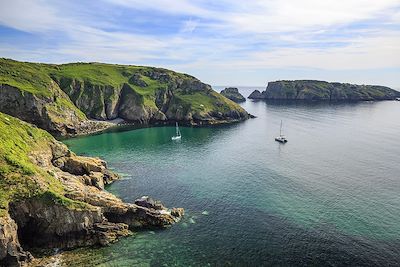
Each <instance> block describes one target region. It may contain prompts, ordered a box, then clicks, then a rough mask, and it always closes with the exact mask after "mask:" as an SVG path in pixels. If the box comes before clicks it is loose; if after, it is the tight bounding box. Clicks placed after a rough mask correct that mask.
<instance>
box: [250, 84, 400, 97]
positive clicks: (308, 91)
mask: <svg viewBox="0 0 400 267" xmlns="http://www.w3.org/2000/svg"><path fill="white" fill-rule="evenodd" d="M399 96H400V92H398V91H396V90H393V89H391V88H389V87H385V86H378V85H355V84H349V83H337V82H325V81H316V80H295V81H275V82H269V83H268V86H267V88H266V90H265V91H263V92H260V91H258V90H255V91H254V92H252V93H251V94H250V95H249V97H248V98H249V99H265V100H306V101H368V100H394V99H396V97H399Z"/></svg>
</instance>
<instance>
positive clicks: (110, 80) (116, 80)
mask: <svg viewBox="0 0 400 267" xmlns="http://www.w3.org/2000/svg"><path fill="white" fill-rule="evenodd" d="M0 68H1V70H2V72H0V79H1V80H0V81H3V83H6V84H9V85H12V86H15V87H18V88H19V89H20V90H22V91H27V92H30V93H33V94H39V95H46V96H52V97H53V98H55V95H59V94H55V93H53V91H54V92H55V91H56V90H59V89H57V88H52V87H54V86H56V85H55V84H54V82H53V83H52V81H55V82H57V84H59V86H60V87H61V89H62V90H63V91H64V92H66V93H67V94H68V95H69V97H70V98H71V100H72V101H74V102H75V103H77V102H79V100H80V99H85V100H84V102H87V99H91V101H92V102H91V103H92V104H93V105H89V106H87V105H80V108H81V109H82V110H81V111H82V112H83V113H82V112H81V111H79V109H78V108H76V106H75V105H74V104H73V103H72V102H71V101H70V99H67V98H65V99H64V98H60V97H57V98H56V101H55V103H51V104H49V105H48V106H47V108H48V110H49V111H51V115H52V116H51V117H52V120H54V121H56V122H60V121H62V120H64V119H66V118H64V117H63V116H62V113H63V110H64V109H70V110H74V112H75V113H76V114H77V115H78V117H79V118H80V119H85V118H86V117H85V116H89V117H97V116H98V115H99V114H101V112H102V111H103V110H104V102H105V100H107V99H115V98H117V97H118V92H119V90H118V88H121V87H122V86H123V85H124V84H128V85H129V86H130V87H131V88H132V90H133V91H134V92H135V93H136V94H137V95H138V96H139V97H138V102H140V103H137V104H138V105H143V106H145V107H146V108H150V109H157V106H156V103H155V95H156V92H157V91H158V90H160V89H166V88H170V87H171V85H173V84H174V85H175V86H176V84H179V83H180V82H182V81H185V82H188V81H189V83H190V82H192V81H193V82H198V81H197V80H196V79H195V78H194V77H192V76H190V75H187V74H182V73H177V72H174V71H171V70H166V69H160V68H153V67H146V66H133V65H116V64H104V63H71V64H63V65H49V64H38V63H25V62H18V61H13V60H8V59H2V60H1V61H0ZM155 72H156V73H157V74H163V75H166V76H167V78H168V79H167V80H166V81H160V80H157V79H154V77H153V76H152V75H151V74H152V73H155ZM133 75H137V76H139V79H140V80H142V81H144V82H145V83H146V86H144V87H140V86H138V85H135V84H133V83H132V82H131V81H130V79H131V77H132V76H133ZM73 83H75V85H76V84H77V83H78V84H79V83H80V86H81V88H80V90H76V89H75V88H74V87H73V86H72V85H73ZM107 88H108V89H107ZM110 88H117V89H113V90H109V89H110ZM172 88H175V87H174V86H172ZM110 92H111V93H110ZM174 93H175V96H176V100H175V102H176V103H177V104H179V105H182V106H184V107H185V109H186V111H188V112H192V113H195V112H210V111H216V112H223V113H224V112H227V111H230V110H238V111H239V110H240V111H243V109H242V108H241V107H240V106H239V105H237V104H236V103H234V102H232V101H230V100H228V99H226V98H225V97H223V96H221V95H219V94H217V93H216V92H214V91H209V90H198V91H194V92H185V91H184V90H180V89H174ZM93 101H94V102H93ZM87 107H89V108H87ZM85 114H86V115H85Z"/></svg>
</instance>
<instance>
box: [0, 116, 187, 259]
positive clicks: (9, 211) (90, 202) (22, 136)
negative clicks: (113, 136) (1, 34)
mask: <svg viewBox="0 0 400 267" xmlns="http://www.w3.org/2000/svg"><path fill="white" fill-rule="evenodd" d="M5 125H7V130H6V131H3V129H5ZM16 140H17V141H18V142H19V144H20V146H21V147H22V148H23V150H22V151H20V150H19V148H18V146H16V145H14V143H15V141H16ZM0 142H1V144H3V145H4V147H2V154H0V164H1V170H2V171H1V172H0V178H1V179H2V183H1V184H0V186H1V188H0V189H1V192H2V195H0V266H3V265H5V266H19V265H21V264H23V263H26V262H29V261H30V260H31V259H32V256H31V254H30V253H29V252H28V251H29V250H30V249H31V248H32V247H41V248H67V249H70V248H75V247H81V246H92V245H107V244H110V243H112V242H115V241H117V240H118V238H119V237H123V236H127V235H129V234H130V233H131V232H130V230H133V229H136V228H148V227H158V228H160V227H161V228H162V227H167V226H170V225H172V224H174V223H175V222H177V221H179V219H180V218H181V217H182V216H183V209H179V208H173V209H168V208H166V207H164V206H163V205H162V204H161V203H160V202H159V201H154V200H151V199H150V198H148V197H144V198H141V199H140V200H138V201H136V203H125V202H123V201H122V200H121V199H119V198H117V197H116V196H114V195H112V194H111V193H109V192H107V191H105V190H104V185H105V184H109V183H111V182H112V181H114V180H116V179H118V175H117V174H115V173H113V172H111V171H109V170H108V169H107V164H106V162H105V161H103V160H101V159H98V158H89V157H81V156H77V155H75V154H74V153H72V152H71V151H70V150H69V149H68V148H67V147H66V146H65V145H64V144H62V143H60V142H58V141H56V140H55V139H54V138H52V137H51V136H50V135H49V134H47V133H45V132H44V131H43V130H40V129H37V128H36V127H34V126H32V125H29V124H27V123H24V122H22V121H20V120H17V119H15V118H12V117H10V116H6V115H5V114H2V113H0ZM9 144H11V145H9ZM22 152H23V153H26V154H23V153H22ZM16 153H19V154H17V155H18V158H17V159H13V160H11V155H16ZM18 160H21V161H18ZM3 192H4V193H7V195H5V194H3ZM129 229H130V230H129Z"/></svg>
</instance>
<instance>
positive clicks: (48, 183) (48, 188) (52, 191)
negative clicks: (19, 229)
mask: <svg viewBox="0 0 400 267" xmlns="http://www.w3.org/2000/svg"><path fill="white" fill-rule="evenodd" d="M52 140H53V137H52V136H51V135H50V134H49V133H47V132H46V131H43V130H41V129H38V128H36V127H35V126H33V125H30V124H28V123H25V122H23V121H21V120H19V119H16V118H13V117H11V116H8V115H6V114H3V113H0V216H3V215H5V214H6V211H7V209H8V204H9V202H10V201H16V200H18V199H24V198H30V197H40V198H43V199H44V200H46V201H52V202H57V203H59V204H63V205H66V206H69V207H76V208H78V207H80V206H82V205H84V204H83V203H80V202H76V201H73V200H70V199H67V198H65V197H64V196H63V194H64V191H63V186H62V185H61V183H60V182H59V181H58V180H57V179H56V178H54V177H53V176H52V175H51V174H50V173H47V172H45V171H43V170H42V169H41V168H40V167H38V166H37V165H36V164H34V163H33V162H32V160H31V159H30V158H29V155H30V153H33V152H38V151H40V150H43V149H45V148H48V147H49V144H50V142H51V141H52Z"/></svg>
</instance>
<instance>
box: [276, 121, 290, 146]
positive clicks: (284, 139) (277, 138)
mask: <svg viewBox="0 0 400 267" xmlns="http://www.w3.org/2000/svg"><path fill="white" fill-rule="evenodd" d="M275 141H278V142H279V143H286V142H287V141H288V140H287V139H286V137H285V136H284V135H283V134H282V120H281V128H280V130H279V136H278V137H275Z"/></svg>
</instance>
